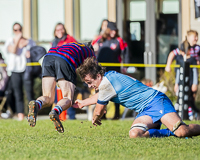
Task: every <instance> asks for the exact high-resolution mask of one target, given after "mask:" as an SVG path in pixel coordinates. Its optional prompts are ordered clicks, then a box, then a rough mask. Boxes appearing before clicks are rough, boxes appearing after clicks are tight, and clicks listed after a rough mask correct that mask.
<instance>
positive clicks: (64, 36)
mask: <svg viewBox="0 0 200 160" xmlns="http://www.w3.org/2000/svg"><path fill="white" fill-rule="evenodd" d="M54 37H55V38H54V40H53V42H52V47H57V46H62V45H64V44H66V43H71V42H77V41H76V40H75V38H74V37H72V36H70V35H69V34H68V33H67V31H66V28H65V26H64V24H62V23H57V24H56V26H55V29H54ZM56 103H57V94H56V92H55V103H54V105H55V104H56ZM67 114H68V116H69V119H76V116H75V115H76V109H75V108H73V107H70V108H69V109H68V110H67Z"/></svg>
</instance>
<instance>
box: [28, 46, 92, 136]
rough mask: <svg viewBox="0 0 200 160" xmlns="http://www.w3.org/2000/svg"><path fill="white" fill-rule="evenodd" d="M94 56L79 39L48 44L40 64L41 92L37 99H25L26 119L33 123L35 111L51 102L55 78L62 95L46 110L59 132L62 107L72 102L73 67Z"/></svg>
mask: <svg viewBox="0 0 200 160" xmlns="http://www.w3.org/2000/svg"><path fill="white" fill-rule="evenodd" d="M93 56H95V54H94V52H93V48H92V47H91V45H89V44H88V45H87V46H86V45H85V44H81V43H68V44H66V45H63V46H60V47H52V48H50V50H49V52H48V53H47V54H46V55H45V57H44V60H43V64H42V93H43V95H42V96H41V97H39V98H37V100H36V101H35V100H33V101H30V102H29V113H28V122H29V125H30V126H31V127H35V125H36V117H37V114H38V111H39V110H40V109H41V108H42V107H43V108H44V107H49V106H50V105H52V104H53V102H54V98H55V86H56V82H58V85H59V87H60V89H61V91H62V96H63V99H61V100H60V101H59V102H58V103H57V104H56V106H55V107H54V108H53V109H52V111H51V112H50V113H49V116H50V119H51V120H52V121H53V122H54V125H55V128H56V130H57V131H58V132H60V133H63V132H64V128H63V125H62V123H61V122H60V120H59V115H60V114H61V113H62V111H64V110H66V109H68V108H69V107H71V105H72V100H73V96H74V90H75V84H76V68H78V67H79V66H80V65H81V64H82V63H83V62H84V60H85V59H86V58H87V57H93Z"/></svg>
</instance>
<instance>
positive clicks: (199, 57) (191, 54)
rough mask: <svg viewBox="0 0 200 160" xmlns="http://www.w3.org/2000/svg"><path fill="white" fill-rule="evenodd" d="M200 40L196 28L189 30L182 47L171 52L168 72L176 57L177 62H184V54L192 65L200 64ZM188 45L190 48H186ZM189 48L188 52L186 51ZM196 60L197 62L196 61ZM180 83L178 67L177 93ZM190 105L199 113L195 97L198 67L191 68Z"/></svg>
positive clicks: (175, 88)
mask: <svg viewBox="0 0 200 160" xmlns="http://www.w3.org/2000/svg"><path fill="white" fill-rule="evenodd" d="M197 41H198V32H197V31H194V30H189V31H188V32H187V36H186V40H185V41H184V42H182V43H181V45H180V48H177V49H175V50H173V51H171V52H170V54H169V56H168V59H167V65H166V68H165V70H166V71H167V72H170V71H171V68H170V65H171V64H172V61H173V59H176V63H177V64H181V63H183V61H184V60H183V56H184V55H185V54H186V57H187V62H190V64H192V65H196V64H199V61H200V46H199V45H197ZM186 45H187V46H188V48H187V49H186V48H185V47H186ZM186 50H188V52H187V53H185V51H186ZM195 60H196V62H195ZM178 83H179V69H176V82H175V86H174V91H175V93H178ZM190 89H191V92H190V97H189V99H190V106H191V108H192V110H194V111H195V112H197V113H199V110H198V108H197V107H196V105H195V97H196V93H197V89H198V71H197V69H196V68H191V69H190Z"/></svg>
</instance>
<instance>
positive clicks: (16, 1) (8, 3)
mask: <svg viewBox="0 0 200 160" xmlns="http://www.w3.org/2000/svg"><path fill="white" fill-rule="evenodd" d="M0 22H1V25H0V41H2V42H5V41H6V39H8V38H9V37H11V36H12V34H13V31H12V26H13V24H14V23H15V22H18V23H20V24H21V25H22V26H23V0H0Z"/></svg>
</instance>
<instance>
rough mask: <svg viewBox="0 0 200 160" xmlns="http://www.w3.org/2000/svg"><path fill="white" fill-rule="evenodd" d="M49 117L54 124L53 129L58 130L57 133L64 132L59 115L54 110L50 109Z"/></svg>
mask: <svg viewBox="0 0 200 160" xmlns="http://www.w3.org/2000/svg"><path fill="white" fill-rule="evenodd" d="M49 117H50V119H51V121H53V123H54V125H55V129H56V130H57V131H58V132H59V133H63V132H64V128H63V125H62V123H61V122H60V119H59V115H58V113H57V112H56V111H55V110H52V111H51V112H50V113H49Z"/></svg>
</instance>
